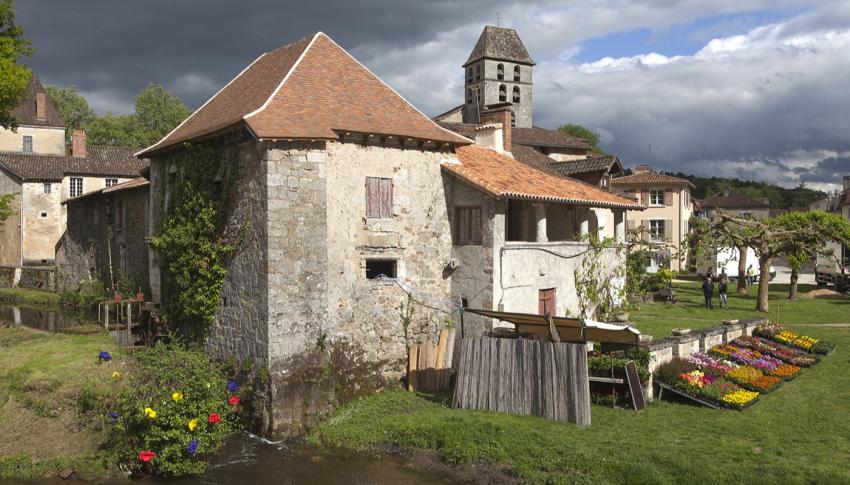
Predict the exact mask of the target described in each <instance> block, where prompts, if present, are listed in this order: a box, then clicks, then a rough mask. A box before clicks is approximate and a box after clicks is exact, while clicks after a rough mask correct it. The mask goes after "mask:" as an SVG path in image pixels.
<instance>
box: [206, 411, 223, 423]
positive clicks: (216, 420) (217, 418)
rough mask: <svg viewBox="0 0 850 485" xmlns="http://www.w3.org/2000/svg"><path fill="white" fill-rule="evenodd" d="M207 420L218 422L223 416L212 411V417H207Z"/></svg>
mask: <svg viewBox="0 0 850 485" xmlns="http://www.w3.org/2000/svg"><path fill="white" fill-rule="evenodd" d="M207 421H209V422H210V423H212V424H216V423H218V422H219V421H221V416H219V415H218V413H212V414H210V417H209V419H207Z"/></svg>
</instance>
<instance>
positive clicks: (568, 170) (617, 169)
mask: <svg viewBox="0 0 850 485" xmlns="http://www.w3.org/2000/svg"><path fill="white" fill-rule="evenodd" d="M514 150H516V148H514ZM550 165H551V166H552V168H554V169H555V170H557V171H558V172H559V173H561V174H562V175H566V176H570V175H575V174H578V173H587V172H608V171H611V172H613V173H621V172H622V171H623V166H622V165H620V159H619V158H617V155H598V156H594V157H587V158H585V159H583V160H569V161H565V162H557V161H556V162H554V163H551V164H550Z"/></svg>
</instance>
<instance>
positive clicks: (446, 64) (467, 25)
mask: <svg viewBox="0 0 850 485" xmlns="http://www.w3.org/2000/svg"><path fill="white" fill-rule="evenodd" d="M15 3H16V7H17V11H18V19H19V21H20V22H21V24H23V26H24V28H25V30H26V34H27V36H28V37H30V38H31V39H32V40H33V44H34V47H35V48H36V54H35V55H34V57H33V58H32V59H31V64H32V66H33V68H34V69H35V70H36V72H38V74H39V76H40V77H41V78H42V81H43V82H45V83H47V84H57V85H60V86H68V85H74V86H77V87H78V89H80V91H81V92H83V94H84V95H85V96H86V98H87V99H88V100H89V102H90V103H91V105H92V106H93V107H94V108H95V109H96V110H97V111H98V112H101V113H104V112H107V111H111V112H114V113H126V112H130V111H132V106H133V98H134V96H135V94H136V93H138V91H139V90H140V89H141V88H143V87H144V86H145V85H146V84H147V83H149V82H154V83H161V84H163V85H165V86H166V87H167V88H168V89H170V90H172V91H173V92H174V93H176V94H178V95H179V96H180V97H182V98H183V99H184V100H185V101H186V103H187V104H188V105H189V106H190V107H192V108H196V107H198V106H200V105H201V104H202V103H203V102H204V101H205V100H206V99H207V98H208V97H209V96H211V95H212V94H213V93H215V91H217V90H218V89H219V88H220V87H221V86H222V85H224V84H225V83H227V81H229V80H230V79H231V78H232V77H233V76H235V75H236V74H237V73H238V72H239V71H241V70H242V69H243V68H244V67H245V66H246V65H247V64H249V63H250V62H251V61H252V60H254V59H255V58H256V57H257V56H258V55H259V53H261V52H264V51H267V50H270V49H273V48H275V47H278V46H280V45H283V44H286V43H289V42H291V41H293V40H295V39H298V38H300V37H303V36H305V35H309V34H311V33H314V32H315V31H318V30H321V31H324V32H325V33H327V34H328V35H330V36H331V37H332V38H334V39H335V40H336V41H337V42H338V43H339V44H340V45H342V46H343V47H344V48H346V49H348V50H349V51H350V52H351V53H352V54H354V55H355V56H356V57H357V58H359V59H360V60H361V61H362V62H363V63H364V64H366V65H367V66H368V67H370V68H371V69H372V70H373V71H374V72H375V73H377V74H378V75H379V76H381V77H382V78H383V79H384V80H385V81H387V82H388V83H389V84H390V85H391V86H393V87H394V88H396V90H398V91H399V92H401V94H402V95H404V96H405V97H406V98H407V99H408V100H409V101H411V102H412V103H413V104H415V105H416V106H417V107H419V108H420V109H421V110H422V111H424V112H425V113H426V114H430V115H434V114H438V113H440V112H442V111H445V110H447V109H449V108H451V107H453V106H455V105H457V104H460V103H461V102H462V101H463V100H462V94H463V92H462V85H463V71H462V69H461V67H460V66H461V64H462V63H463V62H464V61H465V60H466V57H467V56H468V54H469V51H470V50H471V49H472V47H473V45H474V44H475V41H476V39H477V38H478V36H479V34H480V32H481V29H482V28H483V26H484V25H485V24H495V23H496V22H497V16H498V21H499V22H500V23H501V25H502V26H504V27H513V28H516V29H517V30H518V31H519V33H520V36H521V37H522V39H523V41H524V42H525V44H526V47H527V48H528V50H529V52H530V53H531V55H532V57H533V58H534V60H535V61H536V62H537V66H536V67H535V73H534V75H535V78H534V83H535V84H534V100H535V111H534V123H535V125H537V126H542V127H546V128H556V127H557V126H559V125H560V124H562V123H566V122H574V123H581V124H584V125H586V126H588V127H590V128H592V129H594V130H596V131H598V132H599V133H601V134H602V139H603V147H604V148H606V149H607V150H609V151H613V152H616V153H618V154H619V155H620V158H621V159H622V160H623V161H624V162H625V164H626V165H627V166H632V165H634V164H636V163H642V162H649V163H651V165H652V166H653V167H654V168H657V169H663V170H669V171H682V172H687V173H694V174H700V175H714V174H716V175H722V176H730V177H737V178H743V179H752V180H766V181H771V182H777V183H780V184H782V185H785V186H793V185H797V184H799V183H801V182H805V183H806V184H807V185H809V186H812V187H816V188H835V187H837V186H838V184H839V183H840V180H841V176H842V175H843V174H850V2H847V1H840V0H839V1H831V2H830V1H822V2H819V1H808V2H803V1H792V0H688V1H684V0H683V1H677V0H631V1H630V0H580V1H556V2H555V1H553V2H545V1H541V2H504V1H499V0H469V1H461V0H423V1H417V2H412V1H411V2H407V1H400V0H372V1H363V2H358V1H351V0H346V1H341V0H332V1H321V0H316V1H311V2H283V1H278V0H241V1H238V2H236V1H233V0H180V1H174V0H120V1H118V0H17V1H16V2H15ZM650 146H651V147H652V149H651V152H650Z"/></svg>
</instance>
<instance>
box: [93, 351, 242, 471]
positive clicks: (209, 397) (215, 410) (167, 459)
mask: <svg viewBox="0 0 850 485" xmlns="http://www.w3.org/2000/svg"><path fill="white" fill-rule="evenodd" d="M235 384H236V383H235V382H234V381H230V382H228V380H227V378H226V377H225V374H224V369H223V367H222V366H221V365H220V364H216V363H213V362H211V361H210V359H209V358H208V357H207V356H206V355H205V354H204V353H203V352H201V351H195V350H187V349H185V348H184V347H183V346H181V345H179V344H168V345H166V344H162V343H159V344H157V345H156V346H154V347H152V348H150V349H146V350H144V351H141V352H139V353H138V354H136V359H135V364H134V369H133V370H132V372H129V373H128V376H127V378H126V380H125V382H124V383H123V386H122V389H121V390H120V391H119V392H118V395H117V396H116V398H115V400H114V401H113V402H111V403H109V402H108V403H107V406H106V407H107V409H105V410H104V414H105V415H106V416H107V417H108V420H111V421H114V424H113V425H112V426H113V432H112V433H111V436H110V441H111V443H110V444H111V445H112V446H114V447H115V448H116V449H117V451H118V453H119V457H120V460H121V461H122V463H124V464H125V465H126V466H127V467H128V468H129V469H130V470H132V471H133V472H135V473H139V472H149V473H152V474H154V475H158V476H166V477H173V476H181V475H198V474H201V473H203V472H204V471H205V470H206V465H207V464H206V461H205V458H206V457H208V456H209V455H211V454H212V453H214V452H216V451H217V450H219V449H220V448H221V446H222V445H223V444H224V442H225V440H226V439H227V437H228V436H230V435H231V434H232V433H234V432H235V431H236V430H238V429H239V416H238V411H239V410H240V408H241V404H240V403H239V398H238V395H239V394H242V393H246V392H248V389H245V388H242V389H234V386H235ZM114 413H117V415H115V414H114ZM216 417H217V418H218V419H216ZM147 452H152V453H153V454H148V455H145V453H147Z"/></svg>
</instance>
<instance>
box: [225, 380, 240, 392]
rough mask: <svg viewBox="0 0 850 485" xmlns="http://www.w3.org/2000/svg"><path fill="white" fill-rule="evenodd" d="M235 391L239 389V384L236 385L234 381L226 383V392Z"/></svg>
mask: <svg viewBox="0 0 850 485" xmlns="http://www.w3.org/2000/svg"><path fill="white" fill-rule="evenodd" d="M237 389H239V384H237V383H236V381H228V383H227V390H228V391H229V392H236V390H237Z"/></svg>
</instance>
